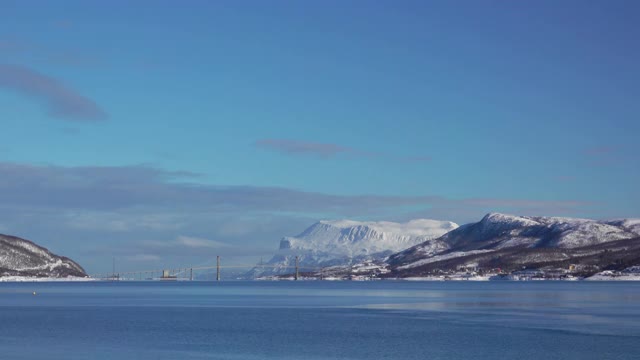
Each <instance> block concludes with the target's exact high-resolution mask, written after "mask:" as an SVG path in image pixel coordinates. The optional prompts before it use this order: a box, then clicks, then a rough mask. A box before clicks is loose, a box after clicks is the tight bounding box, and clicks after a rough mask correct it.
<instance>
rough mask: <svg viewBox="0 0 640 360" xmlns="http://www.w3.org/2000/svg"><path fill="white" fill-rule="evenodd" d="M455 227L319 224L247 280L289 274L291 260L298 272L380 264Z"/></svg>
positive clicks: (285, 244)
mask: <svg viewBox="0 0 640 360" xmlns="http://www.w3.org/2000/svg"><path fill="white" fill-rule="evenodd" d="M457 227H458V225H457V224H455V223H452V222H450V221H437V220H428V219H418V220H412V221H409V222H406V223H395V222H388V221H380V222H363V221H352V220H333V221H320V222H317V223H315V224H313V225H312V226H310V227H309V228H307V229H306V230H305V231H303V232H302V233H301V234H299V235H297V236H292V237H285V238H283V239H282V240H281V241H280V248H279V250H278V252H277V253H276V254H275V255H274V256H273V258H272V259H271V260H269V261H268V262H267V263H265V264H261V265H258V266H256V267H255V268H254V269H252V270H251V271H250V272H249V273H248V274H247V277H250V278H257V277H262V276H270V275H278V274H286V273H292V272H293V271H294V269H293V267H294V266H295V256H298V258H299V265H300V270H301V271H312V270H313V269H315V268H318V267H326V266H336V265H348V264H349V263H352V262H360V261H365V260H378V261H380V260H383V259H384V258H386V257H387V256H388V255H390V254H392V253H395V252H398V251H401V250H404V249H406V248H409V247H411V246H414V245H416V244H419V243H424V242H426V241H430V240H433V239H436V238H438V237H440V236H442V235H443V234H445V233H447V232H449V231H451V230H454V229H456V228H457ZM442 250H444V249H442ZM434 251H436V250H434Z"/></svg>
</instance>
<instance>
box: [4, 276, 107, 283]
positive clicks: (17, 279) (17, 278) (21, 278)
mask: <svg viewBox="0 0 640 360" xmlns="http://www.w3.org/2000/svg"><path fill="white" fill-rule="evenodd" d="M70 281H73V282H84V281H96V279H94V278H90V277H64V278H54V277H30V276H5V277H0V282H70Z"/></svg>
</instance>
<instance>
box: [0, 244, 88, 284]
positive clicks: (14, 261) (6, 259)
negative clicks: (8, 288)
mask: <svg viewBox="0 0 640 360" xmlns="http://www.w3.org/2000/svg"><path fill="white" fill-rule="evenodd" d="M3 276H26V277H68V276H77V277H85V276H87V274H86V273H85V271H84V269H83V268H82V267H81V266H80V265H78V264H77V263H76V262H74V261H73V260H71V259H69V258H66V257H64V256H58V255H55V254H53V253H51V252H50V251H49V250H47V249H45V248H43V247H42V246H39V245H36V244H35V243H33V242H31V241H29V240H25V239H21V238H19V237H15V236H9V235H2V234H0V277H3Z"/></svg>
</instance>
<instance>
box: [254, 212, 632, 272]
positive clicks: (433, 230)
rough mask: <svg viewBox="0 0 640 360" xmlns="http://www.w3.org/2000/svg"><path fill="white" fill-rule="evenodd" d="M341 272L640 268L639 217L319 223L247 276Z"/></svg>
mask: <svg viewBox="0 0 640 360" xmlns="http://www.w3.org/2000/svg"><path fill="white" fill-rule="evenodd" d="M296 255H297V256H298V257H299V263H300V271H302V272H304V271H307V272H314V271H316V270H317V268H319V267H322V268H327V267H334V268H335V267H340V266H343V267H346V266H351V265H350V264H353V263H364V262H367V261H368V262H369V263H371V261H373V263H375V264H377V265H376V271H379V270H380V268H384V269H385V271H384V272H383V273H385V274H386V275H385V276H388V277H410V276H411V277H413V276H421V275H426V274H432V273H433V272H436V271H451V270H455V269H459V268H461V267H462V268H476V269H478V268H480V269H496V268H500V269H503V270H508V271H513V270H518V269H522V268H543V267H560V268H565V267H567V266H569V265H570V264H575V263H579V264H582V265H584V266H585V267H586V266H590V267H592V268H593V269H605V268H620V269H622V268H624V267H625V266H632V265H640V219H621V220H612V221H598V220H589V219H573V218H560V217H528V216H512V215H506V214H499V213H490V214H487V215H486V216H484V217H483V218H482V219H481V220H480V221H479V222H476V223H470V224H466V225H462V226H458V225H457V224H455V223H452V222H449V221H436V220H424V219H423V220H413V221H410V222H408V223H403V224H400V223H391V222H357V221H349V220H338V221H320V222H318V223H316V224H314V225H312V226H311V227H309V228H308V229H307V230H305V231H304V232H302V233H301V234H300V235H298V236H295V237H285V238H283V239H282V240H281V242H280V250H279V251H278V253H277V254H276V255H275V256H274V257H273V258H272V259H271V260H270V261H269V262H267V263H266V264H263V266H262V267H261V266H257V267H256V268H254V269H252V270H251V271H250V272H249V273H248V274H247V276H248V277H253V278H256V277H264V276H272V275H281V274H291V273H292V272H293V271H294V270H293V268H292V266H293V264H294V257H295V256H296Z"/></svg>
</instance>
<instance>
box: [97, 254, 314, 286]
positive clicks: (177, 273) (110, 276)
mask: <svg viewBox="0 0 640 360" xmlns="http://www.w3.org/2000/svg"><path fill="white" fill-rule="evenodd" d="M214 269H215V280H216V281H220V279H221V271H222V270H223V269H278V270H282V269H285V270H291V274H280V275H293V278H294V280H298V279H299V278H300V272H301V271H304V272H316V273H319V274H320V278H321V279H322V278H323V272H324V269H325V268H322V267H309V266H304V267H300V265H299V259H298V256H296V257H295V265H288V266H287V265H285V266H283V265H268V264H258V265H256V264H252V265H238V264H235V265H224V266H223V265H222V264H221V261H220V256H217V257H216V265H213V266H192V267H179V268H169V269H166V268H165V269H151V270H136V271H123V272H116V271H115V263H114V270H113V271H112V272H110V273H101V274H91V275H89V276H91V277H92V278H94V279H97V280H106V281H157V280H189V281H194V280H195V278H194V273H196V275H197V273H198V272H203V271H208V270H214Z"/></svg>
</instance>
